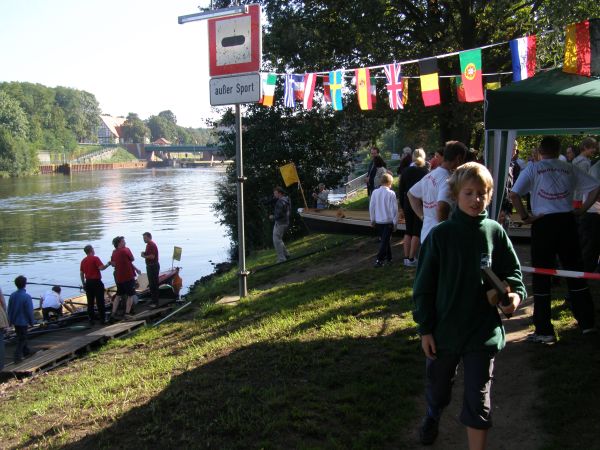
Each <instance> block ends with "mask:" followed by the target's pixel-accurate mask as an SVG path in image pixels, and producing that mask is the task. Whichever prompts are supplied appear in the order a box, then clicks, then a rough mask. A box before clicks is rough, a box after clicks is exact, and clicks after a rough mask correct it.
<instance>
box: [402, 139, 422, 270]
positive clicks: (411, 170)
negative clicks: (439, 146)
mask: <svg viewBox="0 0 600 450" xmlns="http://www.w3.org/2000/svg"><path fill="white" fill-rule="evenodd" d="M412 160H413V162H412V164H411V165H410V166H409V167H407V168H406V169H404V170H403V171H402V173H401V174H400V181H399V182H398V194H399V195H398V197H399V201H400V206H401V208H402V211H403V212H404V222H405V224H406V232H405V233H404V265H405V266H407V267H416V266H417V255H418V254H419V248H420V247H421V228H423V221H422V220H421V219H420V218H419V217H417V215H416V214H415V212H414V211H413V209H412V206H410V202H409V201H408V196H407V194H408V191H409V190H410V188H411V187H413V186H414V185H415V184H417V183H418V182H419V181H420V180H421V179H422V178H423V177H424V176H425V175H427V172H428V171H427V166H426V165H425V151H424V150H423V149H422V148H418V149H416V150H415V151H414V152H413V154H412Z"/></svg>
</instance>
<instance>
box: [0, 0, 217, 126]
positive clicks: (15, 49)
mask: <svg viewBox="0 0 600 450" xmlns="http://www.w3.org/2000/svg"><path fill="white" fill-rule="evenodd" d="M208 5H209V1H208V0H52V1H49V0H1V1H0V81H22V82H23V81H27V82H31V83H40V84H43V85H45V86H48V87H55V86H66V87H70V88H75V89H80V90H85V91H88V92H90V93H92V94H94V95H95V96H96V99H97V100H98V102H99V104H100V109H101V111H102V112H103V113H105V114H111V115H114V116H126V115H127V114H128V113H130V112H134V113H137V114H138V115H139V116H140V118H141V119H147V118H148V117H150V116H151V115H157V114H158V113H159V112H161V111H164V110H167V109H169V110H171V111H172V112H173V113H174V114H175V116H176V117H177V123H178V124H179V125H181V126H185V127H206V122H205V120H206V119H214V118H216V117H218V114H217V113H216V112H215V111H216V110H214V109H212V108H211V106H210V103H209V76H208V34H207V29H206V21H198V22H191V23H187V24H183V25H179V24H178V23H177V18H178V16H182V15H187V14H194V13H197V12H199V10H198V6H208Z"/></svg>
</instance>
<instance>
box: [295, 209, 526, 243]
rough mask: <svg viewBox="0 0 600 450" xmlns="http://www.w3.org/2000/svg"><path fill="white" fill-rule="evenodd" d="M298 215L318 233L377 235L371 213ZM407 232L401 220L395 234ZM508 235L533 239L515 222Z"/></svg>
mask: <svg viewBox="0 0 600 450" xmlns="http://www.w3.org/2000/svg"><path fill="white" fill-rule="evenodd" d="M298 213H299V214H300V217H301V218H302V221H303V222H304V223H305V224H306V226H307V227H308V229H309V230H311V231H314V232H317V233H333V234H366V235H375V234H376V232H375V229H374V228H373V227H371V221H370V218H369V211H365V210H346V209H313V208H299V209H298ZM513 219H515V218H513ZM405 231H406V225H405V223H404V221H403V220H399V222H398V229H397V230H396V231H395V233H394V234H396V235H404V232H405ZM508 235H509V236H510V237H511V238H517V239H529V238H530V237H531V226H530V225H523V224H522V223H521V222H518V221H516V220H513V221H512V222H511V225H510V226H509V227H508Z"/></svg>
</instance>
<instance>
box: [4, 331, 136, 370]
mask: <svg viewBox="0 0 600 450" xmlns="http://www.w3.org/2000/svg"><path fill="white" fill-rule="evenodd" d="M145 323H146V321H145V320H135V321H131V322H120V323H116V324H114V325H109V326H107V327H103V328H99V329H97V330H95V331H92V332H91V333H88V334H86V335H84V336H76V337H72V338H70V339H68V340H66V341H64V342H61V343H59V344H57V345H54V346H52V348H49V349H48V350H41V351H38V352H37V353H35V354H34V355H33V356H31V357H29V358H27V359H25V360H23V361H22V362H20V363H19V364H16V365H13V364H9V365H7V366H5V367H4V370H3V372H4V373H10V374H12V375H17V376H30V375H35V374H37V373H42V372H45V371H47V370H51V369H54V368H55V367H58V366H60V365H61V364H64V363H66V362H68V361H71V360H72V359H74V358H76V357H77V356H79V355H81V354H83V353H85V352H88V351H90V350H91V348H92V345H101V344H103V343H104V342H106V341H107V340H110V339H114V338H118V337H125V336H127V335H128V334H130V333H132V332H133V331H135V330H136V329H138V328H140V327H142V326H144V325H145Z"/></svg>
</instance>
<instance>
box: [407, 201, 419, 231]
mask: <svg viewBox="0 0 600 450" xmlns="http://www.w3.org/2000/svg"><path fill="white" fill-rule="evenodd" d="M406 203H408V202H406ZM404 222H405V223H406V232H405V234H407V235H409V236H421V228H423V221H422V220H421V219H419V218H418V217H417V215H416V214H415V212H414V211H413V209H412V208H411V207H410V205H406V206H405V208H404Z"/></svg>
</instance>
